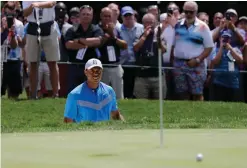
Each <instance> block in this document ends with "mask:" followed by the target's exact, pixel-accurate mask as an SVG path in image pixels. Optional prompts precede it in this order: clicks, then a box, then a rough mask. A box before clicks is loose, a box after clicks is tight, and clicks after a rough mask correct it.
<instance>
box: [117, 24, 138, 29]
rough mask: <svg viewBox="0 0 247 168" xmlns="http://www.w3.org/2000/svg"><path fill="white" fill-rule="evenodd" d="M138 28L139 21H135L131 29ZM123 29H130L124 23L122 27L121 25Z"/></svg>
mask: <svg viewBox="0 0 247 168" xmlns="http://www.w3.org/2000/svg"><path fill="white" fill-rule="evenodd" d="M136 28H137V22H135V24H134V26H133V27H132V28H131V30H134V29H136ZM121 29H122V30H129V29H128V28H127V27H126V26H125V25H124V24H122V27H121Z"/></svg>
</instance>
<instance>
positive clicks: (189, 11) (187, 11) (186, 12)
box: [184, 10, 195, 15]
mask: <svg viewBox="0 0 247 168" xmlns="http://www.w3.org/2000/svg"><path fill="white" fill-rule="evenodd" d="M184 13H185V14H187V15H188V14H191V15H193V14H194V13H195V11H191V10H184Z"/></svg>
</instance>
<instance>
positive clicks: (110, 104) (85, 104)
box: [64, 82, 118, 123]
mask: <svg viewBox="0 0 247 168" xmlns="http://www.w3.org/2000/svg"><path fill="white" fill-rule="evenodd" d="M117 109H118V108H117V101H116V94H115V92H114V90H113V88H112V87H110V86H108V85H106V84H104V83H102V82H100V83H99V87H98V88H97V89H95V90H93V89H91V88H89V87H88V85H87V82H84V83H82V84H81V85H79V86H77V87H76V88H75V89H74V90H72V91H71V92H70V93H69V95H68V97H67V101H66V105H65V111H64V117H66V118H70V119H73V121H74V122H77V123H78V122H82V121H90V122H99V121H108V120H110V118H111V112H113V111H116V110H117Z"/></svg>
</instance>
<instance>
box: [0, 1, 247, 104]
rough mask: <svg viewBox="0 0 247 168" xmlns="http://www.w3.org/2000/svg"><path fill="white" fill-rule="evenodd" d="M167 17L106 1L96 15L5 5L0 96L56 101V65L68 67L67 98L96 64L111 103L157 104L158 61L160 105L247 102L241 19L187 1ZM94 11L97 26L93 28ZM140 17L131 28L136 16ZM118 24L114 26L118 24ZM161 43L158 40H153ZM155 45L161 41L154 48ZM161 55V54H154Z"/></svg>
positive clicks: (42, 5) (245, 24) (50, 6)
mask: <svg viewBox="0 0 247 168" xmlns="http://www.w3.org/2000/svg"><path fill="white" fill-rule="evenodd" d="M166 8H167V12H166V13H160V12H159V6H157V5H151V6H148V7H147V9H146V11H145V14H144V15H143V16H141V15H139V14H138V12H137V11H136V10H134V9H133V8H132V7H131V6H123V7H122V8H120V7H119V6H118V4H116V3H110V4H109V5H107V6H106V7H104V8H102V9H101V11H94V9H93V7H91V6H89V5H83V6H81V7H73V8H71V9H67V7H66V5H65V4H64V3H63V2H59V3H56V2H54V1H43V2H35V1H23V2H21V3H20V2H12V1H9V2H6V3H5V4H4V5H3V6H2V12H1V70H2V74H1V76H2V78H1V95H2V96H3V95H5V94H6V92H7V93H8V97H9V98H14V99H18V97H19V95H20V94H22V92H23V90H24V89H25V91H26V94H27V97H28V98H29V99H38V98H41V97H42V96H44V95H43V92H42V91H41V85H42V83H44V86H45V89H46V90H47V91H48V92H47V93H48V95H47V96H49V97H54V98H57V97H59V89H60V88H61V85H62V83H60V79H59V77H60V76H61V75H62V74H59V72H60V71H59V66H58V64H59V62H60V63H61V62H62V63H66V64H68V76H67V93H69V92H70V91H71V90H72V89H73V88H75V87H76V86H78V85H80V84H81V83H82V82H84V81H85V75H84V73H83V71H84V68H85V63H86V62H87V61H88V60H89V59H91V58H98V59H100V60H101V62H102V64H103V66H104V72H103V76H102V81H103V82H104V83H106V84H109V85H111V86H112V88H113V89H114V91H115V92H116V97H117V99H124V98H126V99H133V98H138V99H158V98H159V73H158V72H159V71H158V60H159V56H161V57H162V59H161V60H162V64H163V67H165V68H164V70H163V71H162V89H163V96H164V99H175V100H200V101H203V100H215V101H246V100H247V98H246V97H247V93H246V92H247V77H246V74H247V73H240V71H246V70H247V17H246V16H239V15H238V13H237V11H236V10H235V9H227V10H226V11H222V13H221V12H217V13H215V14H214V16H213V18H212V19H213V25H214V28H213V29H212V30H210V28H209V26H208V24H209V19H211V18H210V17H209V15H208V14H207V13H206V12H199V11H200V9H199V7H198V4H197V3H196V2H194V1H187V2H185V3H184V5H183V7H182V9H180V8H179V6H177V5H176V3H173V2H172V3H169V4H168V6H167V7H166ZM94 13H96V14H97V15H100V21H99V22H98V23H97V24H93V23H92V21H93V16H94ZM140 16H141V17H142V22H141V23H138V19H137V17H140ZM120 20H121V22H120ZM159 39H160V40H159ZM159 41H161V43H160V44H159ZM159 48H160V49H161V52H162V53H161V55H159V54H158V51H159V50H158V49H159Z"/></svg>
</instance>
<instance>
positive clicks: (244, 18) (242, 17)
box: [239, 16, 247, 21]
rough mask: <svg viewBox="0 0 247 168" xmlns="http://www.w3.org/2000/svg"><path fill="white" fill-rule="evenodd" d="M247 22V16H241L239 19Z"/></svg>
mask: <svg viewBox="0 0 247 168" xmlns="http://www.w3.org/2000/svg"><path fill="white" fill-rule="evenodd" d="M244 20H245V21H247V16H241V17H240V18H239V21H244Z"/></svg>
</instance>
